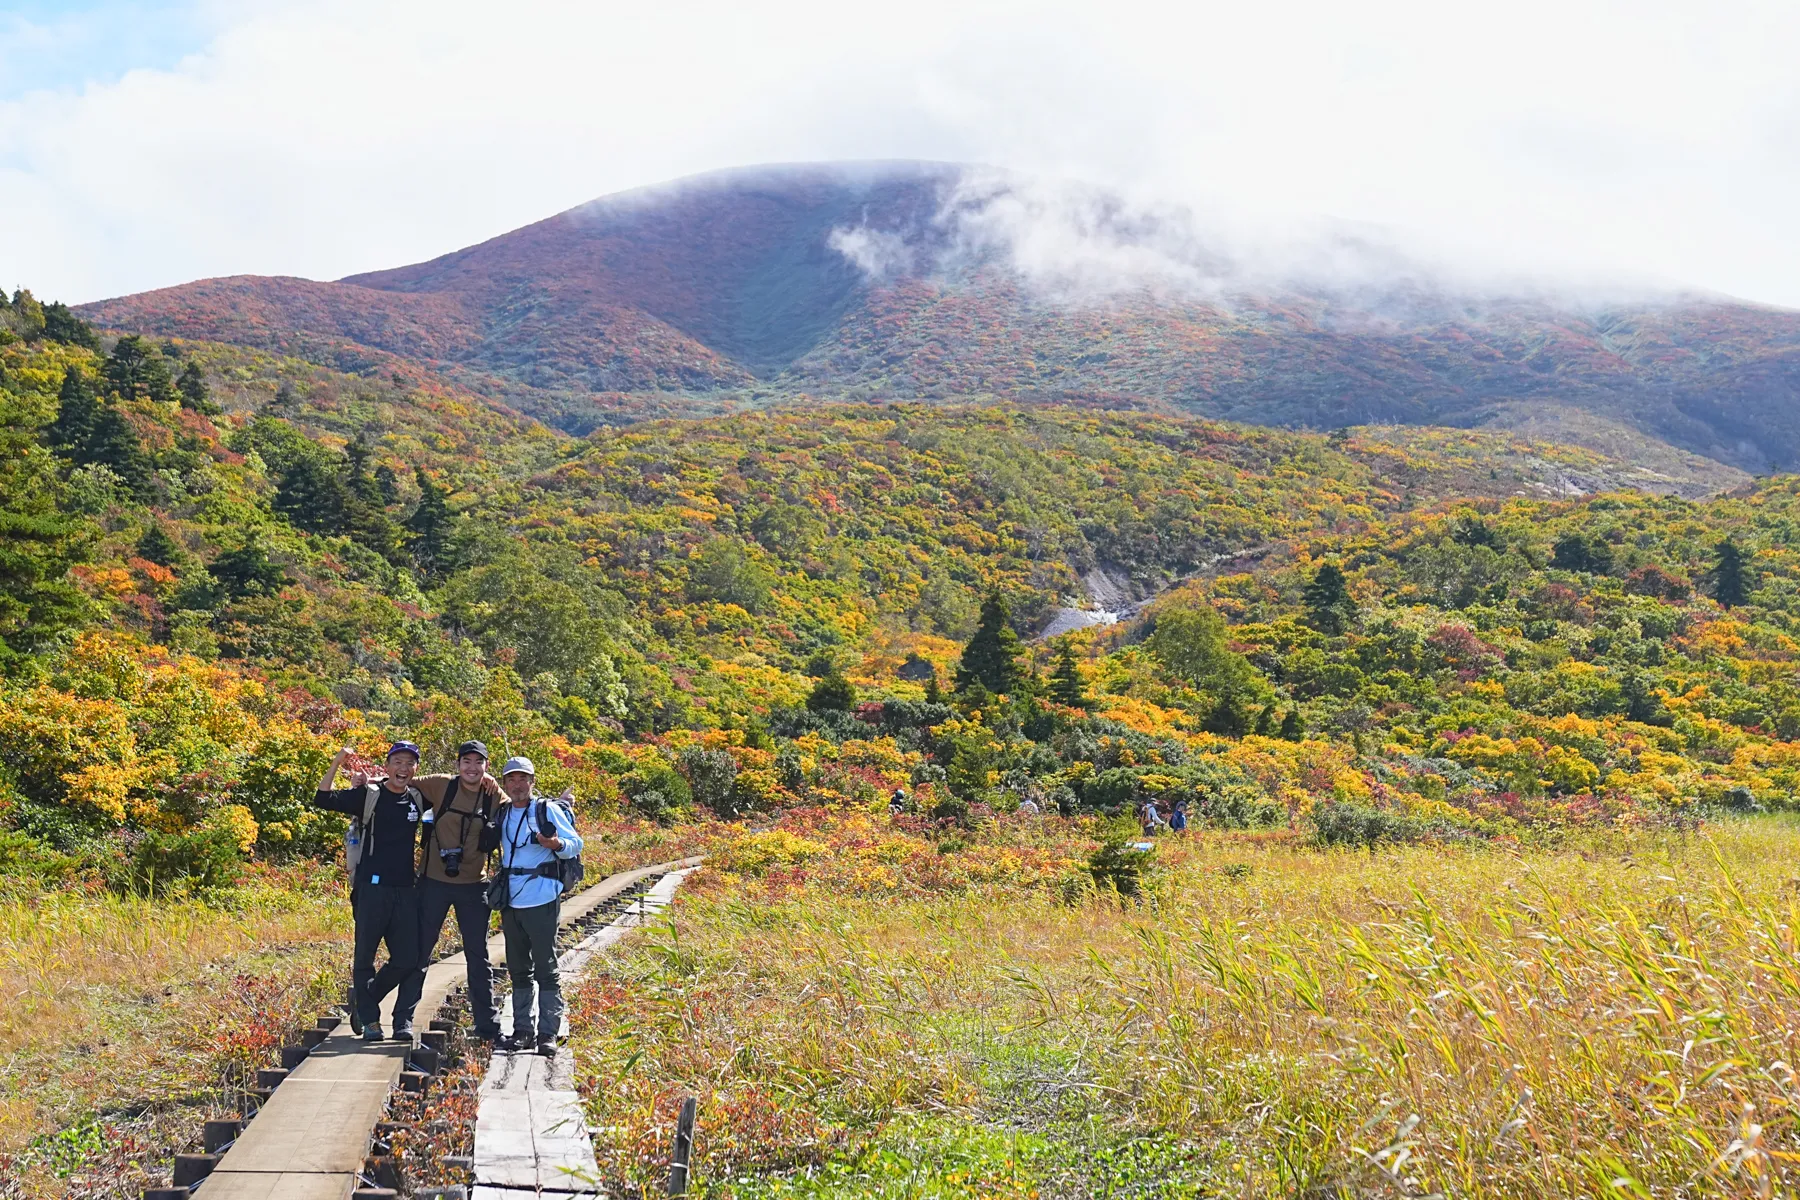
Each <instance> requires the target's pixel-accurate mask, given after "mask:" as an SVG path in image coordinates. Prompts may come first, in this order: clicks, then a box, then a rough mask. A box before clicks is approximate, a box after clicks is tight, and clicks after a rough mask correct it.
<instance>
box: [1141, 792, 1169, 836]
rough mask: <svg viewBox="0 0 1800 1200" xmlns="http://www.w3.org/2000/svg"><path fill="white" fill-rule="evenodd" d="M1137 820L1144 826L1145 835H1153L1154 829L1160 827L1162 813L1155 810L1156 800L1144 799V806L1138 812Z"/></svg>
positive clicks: (1154, 834) (1154, 833)
mask: <svg viewBox="0 0 1800 1200" xmlns="http://www.w3.org/2000/svg"><path fill="white" fill-rule="evenodd" d="M1138 820H1139V822H1140V823H1142V825H1143V826H1144V836H1145V837H1155V836H1156V831H1157V830H1159V829H1161V828H1162V824H1163V819H1162V814H1161V813H1159V812H1157V811H1156V801H1154V800H1146V801H1144V807H1143V808H1142V809H1141V810H1139V812H1138Z"/></svg>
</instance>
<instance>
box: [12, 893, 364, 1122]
mask: <svg viewBox="0 0 1800 1200" xmlns="http://www.w3.org/2000/svg"><path fill="white" fill-rule="evenodd" d="M291 882H292V881H291V880H268V881H264V882H260V883H253V884H252V885H251V886H249V887H246V888H244V889H242V890H241V891H240V892H239V893H238V894H237V895H236V896H235V897H234V898H233V899H232V900H231V901H230V903H229V906H228V907H208V906H206V905H202V904H198V903H193V902H182V901H166V900H155V901H152V900H142V899H131V898H121V897H117V896H112V895H108V894H104V893H102V894H99V895H89V894H86V893H81V892H61V893H44V894H35V895H26V896H14V897H13V898H12V899H11V902H10V903H8V904H5V905H0V988H3V989H4V993H3V994H4V996H5V997H6V1003H5V1004H4V1006H0V1064H3V1065H0V1151H13V1152H16V1151H19V1150H20V1149H21V1148H22V1147H24V1146H26V1145H27V1144H28V1143H29V1142H31V1141H32V1139H34V1138H37V1137H40V1136H42V1135H46V1134H50V1133H54V1132H55V1131H57V1130H60V1129H62V1128H64V1127H65V1126H66V1125H69V1124H70V1123H72V1122H76V1121H79V1120H82V1119H84V1118H87V1117H90V1116H92V1115H94V1114H96V1113H99V1114H102V1115H105V1114H107V1113H109V1112H110V1113H113V1114H114V1115H117V1114H120V1113H135V1112H137V1111H139V1110H142V1109H145V1108H147V1107H157V1106H165V1105H170V1104H174V1105H180V1104H182V1103H191V1104H205V1103H207V1102H208V1095H209V1093H210V1094H211V1096H213V1097H214V1098H216V1097H217V1096H218V1095H219V1093H218V1089H219V1088H221V1087H222V1086H224V1085H225V1084H227V1083H228V1082H229V1080H230V1077H231V1076H232V1075H233V1074H234V1072H240V1071H242V1070H244V1069H254V1067H255V1066H258V1065H268V1064H267V1063H266V1062H261V1061H251V1060H252V1059H253V1058H260V1057H264V1056H266V1055H267V1054H268V1053H269V1047H268V1046H267V1045H266V1044H265V1043H268V1042H270V1041H271V1040H272V1039H276V1038H278V1037H279V1034H280V1032H281V1027H285V1026H286V1025H287V1024H291V1023H292V1021H293V1020H294V1019H295V1018H296V1017H297V1016H299V1015H301V1013H302V1012H303V1011H304V1010H309V1009H310V1007H311V1006H313V1005H316V1004H318V1003H320V1002H322V1001H323V1000H325V999H326V998H327V997H328V996H329V995H330V994H331V992H332V991H334V990H335V982H334V981H335V979H336V977H337V975H339V974H347V971H340V970H339V968H340V967H342V966H343V964H344V961H345V951H344V943H345V942H346V941H347V938H348V933H349V924H350V922H349V905H348V904H347V902H346V901H345V899H344V898H343V896H342V894H341V892H338V891H335V890H332V889H328V888H320V889H317V890H310V891H297V890H293V889H292V888H291V887H290V886H284V885H285V884H291Z"/></svg>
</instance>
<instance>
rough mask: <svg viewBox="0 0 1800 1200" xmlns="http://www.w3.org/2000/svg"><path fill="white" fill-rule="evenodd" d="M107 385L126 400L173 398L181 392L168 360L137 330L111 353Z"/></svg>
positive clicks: (163, 399)
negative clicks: (178, 390)
mask: <svg viewBox="0 0 1800 1200" xmlns="http://www.w3.org/2000/svg"><path fill="white" fill-rule="evenodd" d="M106 386H107V390H108V391H110V392H112V393H113V394H114V395H116V396H118V397H120V398H121V399H125V400H131V399H137V398H148V399H151V400H157V401H172V400H175V399H176V398H177V397H178V395H179V393H178V392H177V391H176V388H175V377H174V376H173V375H172V374H170V372H169V363H168V360H167V359H165V358H164V357H163V356H162V352H161V351H159V350H158V349H157V348H156V347H155V346H153V345H150V344H149V343H147V342H145V341H144V339H143V338H141V337H139V336H138V335H137V334H135V333H134V334H129V335H127V336H125V337H122V338H120V339H119V340H118V342H117V343H115V344H114V346H113V349H112V353H111V354H110V355H108V356H107V359H106Z"/></svg>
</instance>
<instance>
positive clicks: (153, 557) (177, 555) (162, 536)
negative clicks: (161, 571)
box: [137, 521, 185, 567]
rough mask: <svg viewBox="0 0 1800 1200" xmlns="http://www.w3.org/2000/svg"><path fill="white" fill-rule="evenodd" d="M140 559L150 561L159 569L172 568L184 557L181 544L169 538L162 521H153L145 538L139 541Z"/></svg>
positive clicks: (146, 531)
mask: <svg viewBox="0 0 1800 1200" xmlns="http://www.w3.org/2000/svg"><path fill="white" fill-rule="evenodd" d="M137 552H138V557H140V558H144V559H147V560H149V561H150V562H153V563H155V564H156V565H157V566H159V567H172V566H174V565H175V564H176V563H178V562H180V561H181V559H182V558H183V557H184V553H185V552H184V550H183V548H182V545H181V543H180V542H178V541H176V540H175V539H174V538H173V537H171V536H169V531H168V530H167V529H164V528H163V524H162V522H161V521H151V522H150V527H149V528H148V529H146V530H144V536H143V537H141V538H139V539H138V544H137Z"/></svg>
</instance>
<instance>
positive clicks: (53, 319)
mask: <svg viewBox="0 0 1800 1200" xmlns="http://www.w3.org/2000/svg"><path fill="white" fill-rule="evenodd" d="M44 336H45V337H46V338H48V339H49V340H51V341H53V342H62V343H64V344H65V345H69V346H80V347H81V348H82V349H84V350H98V349H100V335H99V334H97V333H95V332H94V327H93V326H92V325H89V324H88V323H87V322H86V321H84V320H82V319H81V318H80V317H78V316H76V315H75V313H74V311H73V310H71V309H70V308H69V306H68V305H66V304H64V303H62V302H61V301H57V302H56V303H54V304H46V305H44Z"/></svg>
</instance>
